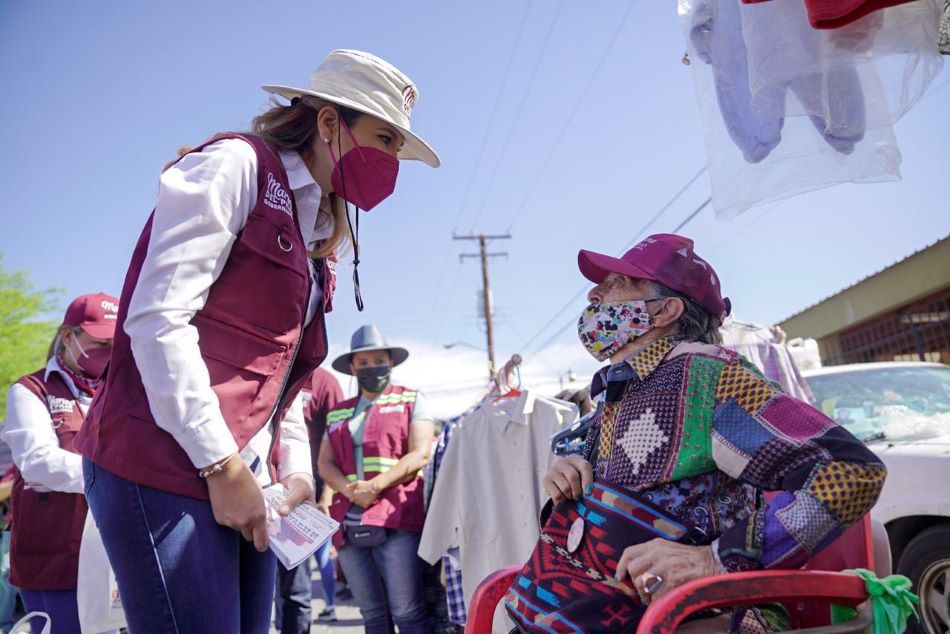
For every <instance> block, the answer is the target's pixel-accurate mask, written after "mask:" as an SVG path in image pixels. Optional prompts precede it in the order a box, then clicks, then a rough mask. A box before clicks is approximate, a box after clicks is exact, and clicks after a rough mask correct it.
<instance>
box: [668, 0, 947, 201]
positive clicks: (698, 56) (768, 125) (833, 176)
mask: <svg viewBox="0 0 950 634" xmlns="http://www.w3.org/2000/svg"><path fill="white" fill-rule="evenodd" d="M928 1H929V0H928ZM765 4H776V5H777V6H785V7H787V6H790V3H789V1H788V0H784V1H781V2H779V1H777V0H773V2H770V3H765ZM678 9H679V14H680V17H681V23H682V25H683V29H684V32H685V36H686V43H687V48H688V52H689V58H690V59H691V60H692V70H693V77H694V80H695V83H696V94H697V99H698V101H699V110H700V116H701V118H702V122H703V131H704V136H705V142H706V154H707V164H708V167H709V177H710V184H711V188H712V201H713V207H714V208H715V210H716V215H717V216H718V217H719V218H728V217H731V216H734V215H736V214H739V213H741V212H743V211H746V210H748V209H751V208H752V207H755V206H757V205H761V204H763V203H766V202H770V201H774V200H779V199H782V198H787V197H789V196H794V195H797V194H802V193H805V192H809V191H814V190H817V189H821V188H823V187H829V186H832V185H838V184H840V183H849V182H850V183H868V182H880V181H892V180H899V179H900V163H901V153H900V149H899V148H898V146H897V140H896V138H895V137H894V131H893V128H892V127H891V126H890V125H881V126H877V127H869V126H868V125H867V117H866V115H867V111H866V108H865V106H866V105H867V104H866V102H865V101H864V98H863V97H864V93H862V92H861V91H862V86H861V85H860V84H859V83H858V82H857V78H856V76H855V74H854V69H853V68H851V70H850V71H848V70H847V67H846V66H842V67H840V68H837V69H834V70H833V71H829V73H826V74H824V75H822V76H821V77H818V78H813V77H808V76H802V77H799V78H798V79H799V81H796V82H792V84H784V85H775V86H772V88H771V92H770V93H769V100H766V101H767V103H769V104H772V105H775V106H776V110H774V111H770V110H769V109H768V108H766V109H764V110H762V109H761V106H762V104H761V103H759V102H761V101H762V99H759V100H757V99H756V92H755V90H754V89H755V86H753V85H752V84H751V83H750V73H751V71H752V69H753V64H754V60H752V58H751V57H750V53H749V46H748V43H747V41H746V33H745V31H746V28H745V24H744V20H745V14H744V13H743V12H742V7H740V4H739V2H737V1H736V0H679V7H678ZM805 24H806V25H807V20H806V21H805ZM784 51H785V49H783V47H782V46H775V47H774V49H770V52H771V53H772V54H774V55H781V54H782V53H783V52H784ZM849 77H850V80H849V81H846V80H848V79H849ZM829 82H831V83H830V85H831V86H833V87H834V90H831V91H829V90H825V88H827V87H828V86H829ZM763 94H764V93H762V89H761V87H760V92H759V97H760V98H761V97H762V96H763ZM814 95H820V96H821V98H819V99H818V100H817V101H816V100H815V99H812V97H814ZM803 102H805V103H803ZM806 104H807V105H808V106H810V107H812V108H813V110H814V112H818V113H819V114H813V113H812V110H805V106H806Z"/></svg>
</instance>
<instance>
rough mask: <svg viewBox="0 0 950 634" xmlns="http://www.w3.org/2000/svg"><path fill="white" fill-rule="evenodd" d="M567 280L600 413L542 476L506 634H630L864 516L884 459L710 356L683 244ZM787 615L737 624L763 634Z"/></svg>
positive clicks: (701, 279) (700, 281) (699, 296)
mask: <svg viewBox="0 0 950 634" xmlns="http://www.w3.org/2000/svg"><path fill="white" fill-rule="evenodd" d="M578 266H579V268H580V271H581V273H582V274H583V275H584V276H585V277H586V278H587V279H588V280H590V281H591V282H593V283H594V284H595V286H594V287H593V288H592V289H591V290H590V292H589V293H588V295H587V299H588V302H589V305H588V306H587V307H586V308H584V310H583V311H582V312H581V315H580V318H579V319H578V323H577V327H578V337H579V339H580V342H581V345H582V346H583V347H584V348H585V349H586V350H587V351H588V352H589V353H590V354H591V356H593V357H594V358H595V359H597V360H598V361H602V362H605V365H604V367H602V368H601V369H600V370H599V371H598V372H597V374H595V375H594V377H593V381H592V384H591V396H592V397H593V398H595V399H597V401H598V410H597V415H596V417H595V419H594V421H593V423H592V425H591V428H590V432H589V434H588V436H587V439H586V441H585V448H584V455H583V456H568V457H565V458H561V459H560V460H558V461H557V462H556V463H555V464H554V466H553V467H552V468H551V470H550V471H549V472H548V473H547V474H546V475H545V477H544V481H543V484H544V488H545V490H546V491H547V492H548V494H549V495H550V496H551V506H550V508H549V510H550V513H549V514H548V516H547V518H546V523H545V525H544V528H543V533H542V535H541V539H539V540H538V543H537V546H536V549H535V553H534V554H533V555H532V557H531V559H530V560H529V562H528V564H527V565H526V566H525V568H524V570H523V571H522V574H521V575H520V576H519V577H518V581H517V583H516V584H515V585H513V586H512V587H511V589H510V591H509V593H508V596H507V599H506V607H507V609H508V612H509V614H510V615H511V616H512V617H513V618H514V619H515V622H516V623H517V626H518V630H519V631H521V632H551V631H558V632H564V631H576V632H590V633H592V634H593V633H597V632H618V631H633V630H634V629H636V626H637V624H638V623H639V621H640V618H641V616H642V615H643V613H644V611H645V609H646V606H648V605H649V604H650V603H651V602H652V601H653V599H655V598H658V597H662V596H663V595H665V594H666V593H667V592H669V591H670V590H672V589H674V588H676V587H678V586H681V585H683V584H685V583H687V582H689V581H692V580H694V579H699V578H701V577H708V576H712V575H718V574H726V573H732V572H739V571H743V570H756V569H772V568H786V569H787V568H798V567H800V566H802V565H803V564H804V563H805V562H806V561H807V560H808V558H809V557H811V556H812V555H813V554H815V553H816V552H817V551H818V550H820V549H821V548H822V547H824V546H826V545H827V544H829V543H830V542H831V541H833V539H834V538H836V537H837V536H839V535H841V534H842V533H843V532H844V531H845V530H847V529H848V527H849V526H851V525H852V524H854V523H855V522H856V521H858V520H859V519H860V518H861V516H862V515H864V513H866V512H867V511H868V510H869V509H870V508H871V505H872V504H874V501H875V500H876V499H877V496H878V493H879V492H880V490H881V486H882V485H883V483H884V477H885V475H886V469H885V467H884V465H883V464H882V463H881V462H880V460H879V459H878V458H877V457H876V456H875V455H874V454H873V453H871V452H870V451H869V450H868V449H867V447H865V446H864V444H863V443H862V442H861V441H859V440H858V439H856V438H855V437H854V436H852V435H851V434H850V433H849V432H848V431H847V430H845V429H844V428H842V427H840V426H838V425H837V424H836V423H835V422H834V421H833V420H831V419H829V418H828V417H827V416H825V415H824V414H822V413H821V412H819V411H818V410H816V409H814V408H813V407H812V406H811V405H809V404H808V403H805V402H803V401H800V400H798V399H795V398H793V397H791V396H789V395H788V394H785V393H784V392H782V391H781V389H780V388H778V387H777V386H776V385H773V384H772V383H770V382H769V381H768V380H767V379H766V378H765V377H764V376H762V374H761V372H760V371H759V370H758V369H757V368H755V367H754V366H753V365H752V364H751V363H749V361H748V360H746V359H745V358H743V357H742V356H740V355H738V354H737V353H735V352H732V351H730V350H726V349H725V348H723V347H721V346H720V345H719V342H720V336H719V327H720V325H721V324H722V320H723V318H724V317H725V316H726V315H727V314H728V313H729V310H730V304H729V301H728V299H726V298H724V297H723V296H722V290H721V288H720V285H719V277H718V275H716V272H715V271H714V270H713V268H712V266H711V265H710V264H709V262H707V261H706V260H705V259H703V258H702V257H700V256H699V254H697V253H696V251H695V250H694V248H693V241H692V240H690V239H689V238H685V237H683V236H677V235H672V234H657V235H653V236H649V237H647V238H646V239H644V240H643V241H642V242H640V243H639V244H637V245H636V246H634V247H633V248H632V249H630V250H629V251H627V253H625V254H624V255H623V257H620V258H615V257H611V256H609V255H604V254H600V253H594V252H591V251H581V252H580V253H579V254H578ZM831 482H833V483H834V484H833V485H831V484H826V483H831ZM765 491H770V492H774V493H773V497H770V498H769V499H768V500H766V499H765V498H764V495H763V493H764V492H765ZM785 616H786V615H784V614H781V613H775V612H771V613H767V612H766V611H764V610H758V609H754V610H750V611H749V612H747V613H746V614H745V616H744V617H737V620H741V621H742V623H741V626H740V631H742V632H762V631H772V625H773V624H781V623H782V621H783V620H784V618H785ZM729 618H730V617H726V623H725V627H726V630H729V625H730V623H729ZM702 625H703V627H704V628H705V629H703V631H718V629H719V628H718V625H717V624H709V623H708V622H707V623H703V624H702Z"/></svg>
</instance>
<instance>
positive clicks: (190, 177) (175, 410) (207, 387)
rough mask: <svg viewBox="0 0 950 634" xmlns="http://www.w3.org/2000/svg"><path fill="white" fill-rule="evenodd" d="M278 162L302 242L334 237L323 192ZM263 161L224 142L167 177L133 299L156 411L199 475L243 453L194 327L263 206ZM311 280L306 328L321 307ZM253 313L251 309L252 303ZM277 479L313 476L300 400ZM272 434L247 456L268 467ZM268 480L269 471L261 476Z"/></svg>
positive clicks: (137, 346)
mask: <svg viewBox="0 0 950 634" xmlns="http://www.w3.org/2000/svg"><path fill="white" fill-rule="evenodd" d="M280 159H281V162H282V163H283V166H284V169H285V170H286V171H287V177H288V181H289V185H290V188H291V190H292V191H293V196H294V200H295V202H296V206H297V214H298V222H299V223H300V228H301V234H302V235H303V237H304V241H305V242H307V243H308V244H312V243H314V242H316V241H317V240H320V239H323V238H326V237H328V236H329V235H330V234H331V233H332V232H333V216H332V214H331V213H329V210H324V209H321V206H320V200H321V191H320V187H319V186H318V185H317V183H316V182H315V181H314V180H313V176H312V175H311V174H310V171H309V170H308V169H307V167H306V165H305V164H304V162H303V161H302V160H301V158H300V157H299V155H297V154H296V153H283V152H282V153H281V154H280ZM257 193H258V191H257V155H256V153H255V152H254V149H253V147H251V145H250V144H248V143H246V142H244V141H242V140H240V139H225V140H222V141H218V142H216V143H213V144H211V145H209V146H208V147H206V148H204V149H203V150H202V151H201V152H194V153H191V154H188V155H186V156H184V157H183V158H182V159H181V160H180V161H178V163H176V164H175V165H174V166H173V167H171V168H169V169H168V170H166V171H165V172H164V173H163V174H162V177H161V181H160V187H159V194H158V202H157V204H156V207H155V214H154V217H153V220H152V233H151V238H150V240H149V244H148V253H147V255H146V257H145V260H144V262H143V264H142V269H141V271H140V273H139V278H138V283H137V284H136V286H135V290H134V291H133V293H132V297H131V299H130V301H129V310H128V316H127V317H126V321H125V326H124V328H125V332H126V333H127V334H128V335H129V337H130V338H131V346H132V355H133V357H134V358H135V364H136V366H137V367H138V370H139V372H140V373H141V376H142V384H143V385H144V387H145V393H146V395H147V397H148V402H149V408H150V410H151V412H152V416H154V418H155V422H156V423H157V424H158V426H159V427H161V428H162V429H164V430H165V431H167V432H168V433H170V434H171V435H172V436H173V437H174V438H175V440H177V441H178V444H179V445H181V447H182V448H183V449H184V450H185V452H186V453H187V454H188V457H189V459H190V460H191V462H192V464H194V466H195V467H196V468H203V467H206V466H208V465H210V464H213V463H215V462H217V461H219V460H222V459H224V458H226V457H227V456H229V455H231V454H232V453H234V452H235V451H237V450H238V447H237V445H236V443H235V441H234V438H233V436H232V435H231V432H230V431H229V430H228V427H227V424H226V423H225V421H224V417H223V416H222V414H221V408H220V404H219V402H218V397H217V395H216V394H215V393H214V391H213V390H212V389H211V381H210V378H209V375H208V369H207V367H206V366H205V364H204V361H203V360H202V358H201V353H200V351H199V348H198V331H197V329H196V328H195V327H194V326H192V325H191V323H190V322H191V320H192V318H193V317H194V315H195V313H196V312H198V311H199V310H201V308H202V307H204V305H205V301H206V300H207V298H208V291H209V289H210V288H211V285H212V284H213V283H214V282H215V280H217V278H218V276H219V275H220V274H221V271H222V269H223V268H224V265H225V262H227V259H228V256H229V254H230V252H231V247H232V246H233V245H234V242H235V240H236V238H237V234H238V233H239V232H240V231H241V229H242V228H243V227H244V225H245V223H246V222H247V218H248V215H249V214H250V211H251V209H253V207H254V204H255V202H256V199H257ZM311 279H312V280H314V281H313V284H312V288H311V293H310V306H309V307H308V311H307V317H306V321H305V323H309V322H310V321H311V320H312V318H313V316H314V314H315V312H316V308H317V307H318V306H319V303H320V301H321V298H322V296H321V290H320V288H319V286H318V285H317V284H316V281H315V280H316V278H315V275H314V274H313V271H312V270H311ZM249 309H251V310H252V309H253V307H251V306H249ZM281 426H282V433H281V441H280V448H279V456H280V463H279V467H278V476H279V477H280V478H284V477H286V476H287V475H289V474H291V473H295V472H306V473H310V472H311V466H310V446H309V442H308V436H307V429H306V424H305V422H304V417H303V408H302V403H301V401H300V400H299V399H298V400H297V401H296V402H295V403H294V404H293V406H292V407H291V409H290V411H289V412H288V414H287V416H286V418H285V419H284V421H282V423H281ZM271 433H272V432H271V429H270V427H269V426H265V428H264V429H262V430H261V432H260V433H258V435H257V436H255V437H254V438H252V439H251V441H250V442H249V444H248V446H247V447H246V448H245V450H244V451H242V452H241V457H242V458H243V459H244V460H245V461H246V462H248V464H251V465H252V466H253V464H254V462H255V460H257V458H263V460H257V462H258V463H264V465H266V456H267V451H268V449H269V446H270V442H271ZM257 471H258V473H260V474H261V475H262V477H265V478H266V477H267V469H266V468H262V469H258V470H257Z"/></svg>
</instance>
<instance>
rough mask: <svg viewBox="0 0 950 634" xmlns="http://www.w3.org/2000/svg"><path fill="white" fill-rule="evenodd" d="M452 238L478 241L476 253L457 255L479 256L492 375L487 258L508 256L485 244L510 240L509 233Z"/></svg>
mask: <svg viewBox="0 0 950 634" xmlns="http://www.w3.org/2000/svg"><path fill="white" fill-rule="evenodd" d="M452 239H453V240H477V241H478V253H462V254H461V255H459V259H460V260H464V259H465V258H472V257H474V258H479V259H480V260H481V262H482V310H483V312H484V315H485V337H486V341H487V343H488V348H487V350H488V375H489V377H491V376H493V375H494V372H495V336H494V331H493V328H492V312H493V311H492V295H491V281H490V280H489V278H488V258H496V257H508V254H507V253H489V252H488V251H487V244H488V241H489V240H510V239H511V235H510V234H504V235H485V234H484V233H482V234H479V235H474V234H471V235H467V236H457V235H453V236H452Z"/></svg>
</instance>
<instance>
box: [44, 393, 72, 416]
mask: <svg viewBox="0 0 950 634" xmlns="http://www.w3.org/2000/svg"><path fill="white" fill-rule="evenodd" d="M46 402H47V404H48V405H49V413H50V414H69V413H71V412H72V411H73V401H72V400H70V399H68V398H60V397H58V396H47V397H46Z"/></svg>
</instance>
